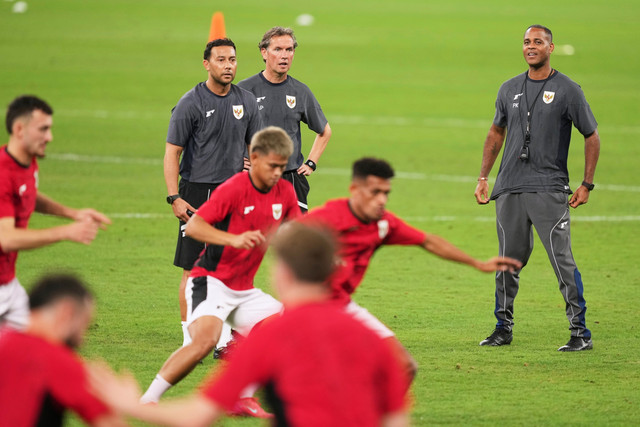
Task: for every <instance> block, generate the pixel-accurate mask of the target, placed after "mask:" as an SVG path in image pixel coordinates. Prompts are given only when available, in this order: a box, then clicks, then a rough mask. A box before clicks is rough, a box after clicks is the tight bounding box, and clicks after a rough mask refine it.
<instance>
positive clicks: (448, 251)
mask: <svg viewBox="0 0 640 427" xmlns="http://www.w3.org/2000/svg"><path fill="white" fill-rule="evenodd" d="M393 176H394V171H393V169H392V168H391V165H389V163H387V162H386V161H384V160H381V159H375V158H362V159H360V160H358V161H356V162H355V163H354V164H353V175H352V180H351V185H350V187H349V192H350V193H351V195H350V197H349V198H343V199H336V200H331V201H328V202H327V203H326V204H325V205H324V206H321V207H318V208H315V209H312V210H311V211H310V212H309V214H308V215H307V216H306V217H305V218H304V219H303V221H309V222H319V223H321V224H323V225H325V226H327V227H329V228H330V229H332V230H334V231H335V232H336V233H337V238H338V242H339V244H340V250H339V252H338V254H339V256H340V258H341V266H340V268H339V269H338V270H337V271H336V273H335V274H334V275H333V276H332V278H331V285H332V289H333V298H334V299H336V300H337V301H338V302H339V303H341V304H342V306H343V307H344V309H345V311H346V312H347V313H350V314H351V315H353V316H354V317H355V318H356V319H358V320H360V321H361V322H362V323H363V324H364V325H366V326H368V327H369V328H370V329H372V330H373V331H375V332H376V333H377V334H378V336H379V337H380V338H383V339H384V340H385V341H386V342H387V343H388V344H389V345H390V347H391V348H392V349H393V351H394V353H396V356H397V357H398V359H399V360H401V361H402V362H403V365H404V366H405V367H406V369H407V373H408V375H409V381H411V380H412V379H413V377H414V376H415V372H416V369H417V365H416V363H415V361H414V360H413V358H412V357H411V356H410V355H409V353H408V352H407V351H406V349H405V348H404V347H403V346H402V344H400V342H399V341H398V339H397V338H396V337H395V335H394V333H393V332H392V331H391V330H390V329H389V328H388V327H386V326H385V325H384V324H383V323H382V322H380V321H379V320H378V319H377V318H376V317H375V316H373V315H372V314H371V313H369V311H367V310H366V309H365V308H363V307H360V306H359V305H358V304H356V303H355V302H354V301H353V300H351V294H352V293H353V292H354V291H355V290H356V288H357V287H358V286H359V285H360V282H362V279H363V277H364V274H365V272H366V270H367V267H368V266H369V262H370V261H371V257H372V256H373V254H374V252H375V251H376V250H377V249H378V248H379V247H380V246H382V245H416V246H420V247H422V248H424V249H426V250H427V251H429V252H431V253H433V254H435V255H437V256H439V257H441V258H444V259H447V260H450V261H456V262H459V263H463V264H467V265H470V266H472V267H474V268H476V269H478V270H480V271H482V272H486V273H488V272H493V271H496V270H501V271H502V270H513V269H516V268H520V266H521V264H520V262H519V261H516V260H514V259H511V258H504V257H494V258H491V259H490V260H488V261H479V260H477V259H475V258H473V257H471V256H469V255H467V254H466V253H464V252H462V251H461V250H460V249H458V248H456V247H455V246H453V245H452V244H451V243H449V242H447V241H446V240H444V239H443V238H441V237H438V236H436V235H433V234H427V233H425V232H423V231H420V230H417V229H415V228H413V227H411V226H410V225H407V224H406V223H405V222H403V221H402V220H401V219H399V218H398V217H396V216H395V215H394V214H392V213H391V212H389V211H387V210H386V209H385V207H386V204H387V201H388V199H389V193H390V192H391V178H393Z"/></svg>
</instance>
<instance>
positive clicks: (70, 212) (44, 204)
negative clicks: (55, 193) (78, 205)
mask: <svg viewBox="0 0 640 427" xmlns="http://www.w3.org/2000/svg"><path fill="white" fill-rule="evenodd" d="M36 211H37V212H40V213H43V214H47V215H55V216H60V217H63V218H69V219H72V220H74V221H85V220H91V221H94V222H96V223H98V225H99V226H100V228H102V229H106V226H107V225H108V224H111V220H110V219H109V218H108V217H107V216H106V215H105V214H103V213H102V212H98V211H97V210H95V209H91V208H85V209H74V208H70V207H69V206H65V205H63V204H61V203H58V202H56V201H55V200H53V199H52V198H50V197H48V196H46V195H44V194H42V193H38V194H37V196H36Z"/></svg>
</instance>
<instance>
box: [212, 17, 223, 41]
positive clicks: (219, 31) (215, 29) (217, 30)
mask: <svg viewBox="0 0 640 427" xmlns="http://www.w3.org/2000/svg"><path fill="white" fill-rule="evenodd" d="M225 37H227V32H226V30H225V28H224V15H223V14H222V12H216V13H214V14H213V16H212V17H211V29H210V30H209V41H211V40H215V39H223V38H225Z"/></svg>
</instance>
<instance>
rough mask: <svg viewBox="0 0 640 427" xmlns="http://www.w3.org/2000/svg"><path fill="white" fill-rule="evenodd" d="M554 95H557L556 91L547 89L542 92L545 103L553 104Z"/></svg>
mask: <svg viewBox="0 0 640 427" xmlns="http://www.w3.org/2000/svg"><path fill="white" fill-rule="evenodd" d="M554 96H556V93H555V92H549V91H548V90H545V91H544V93H543V94H542V100H543V101H544V103H545V104H551V103H552V102H553V97H554Z"/></svg>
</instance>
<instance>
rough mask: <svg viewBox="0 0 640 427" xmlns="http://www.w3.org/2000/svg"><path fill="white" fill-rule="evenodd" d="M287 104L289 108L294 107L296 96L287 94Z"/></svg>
mask: <svg viewBox="0 0 640 427" xmlns="http://www.w3.org/2000/svg"><path fill="white" fill-rule="evenodd" d="M287 106H288V107H289V108H295V107H296V97H295V96H289V95H287Z"/></svg>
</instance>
